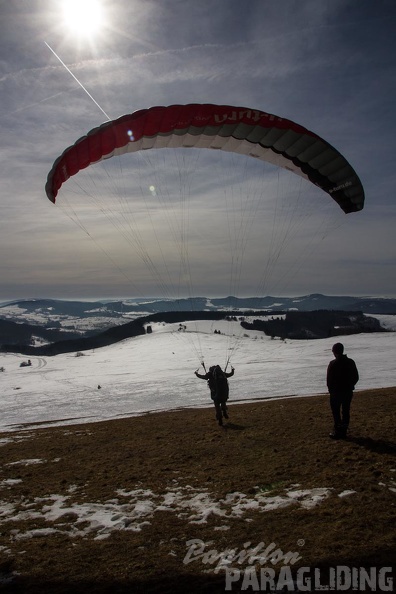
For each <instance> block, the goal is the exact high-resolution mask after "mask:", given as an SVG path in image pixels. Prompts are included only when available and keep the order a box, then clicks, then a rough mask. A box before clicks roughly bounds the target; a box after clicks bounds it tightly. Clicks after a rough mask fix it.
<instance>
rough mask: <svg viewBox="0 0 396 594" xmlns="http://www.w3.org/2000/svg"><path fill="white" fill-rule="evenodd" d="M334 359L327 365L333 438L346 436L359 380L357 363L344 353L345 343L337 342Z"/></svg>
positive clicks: (331, 434)
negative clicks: (354, 393)
mask: <svg viewBox="0 0 396 594" xmlns="http://www.w3.org/2000/svg"><path fill="white" fill-rule="evenodd" d="M332 351H333V355H334V357H335V358H334V360H333V361H330V363H329V365H328V367H327V388H328V390H329V394H330V407H331V412H332V414H333V419H334V431H333V432H332V433H330V437H331V438H332V439H344V438H345V437H346V434H347V431H348V426H349V418H350V408H351V402H352V396H353V390H354V389H355V384H357V382H358V381H359V373H358V370H357V367H356V363H355V361H354V360H353V359H349V358H348V357H347V355H344V345H343V344H341V343H340V342H337V343H336V344H335V345H334V346H333V348H332Z"/></svg>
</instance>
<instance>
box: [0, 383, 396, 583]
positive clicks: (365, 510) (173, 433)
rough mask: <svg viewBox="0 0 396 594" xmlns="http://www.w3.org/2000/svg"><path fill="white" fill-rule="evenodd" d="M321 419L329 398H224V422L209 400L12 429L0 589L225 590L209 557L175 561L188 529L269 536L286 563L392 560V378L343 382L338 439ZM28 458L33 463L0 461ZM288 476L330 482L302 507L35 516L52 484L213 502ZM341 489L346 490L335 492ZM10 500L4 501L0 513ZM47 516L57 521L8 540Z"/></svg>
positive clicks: (395, 438) (69, 489) (91, 492)
mask: <svg viewBox="0 0 396 594" xmlns="http://www.w3.org/2000/svg"><path fill="white" fill-rule="evenodd" d="M331 425H332V424H331V415H330V411H329V406H328V398H327V397H326V396H316V397H310V398H294V399H293V398H290V399H282V400H275V401H258V402H255V403H250V404H234V405H232V404H231V405H230V420H229V422H228V424H227V425H226V426H225V427H223V428H220V427H218V426H217V425H216V422H215V420H214V411H213V410H212V409H211V408H207V409H197V410H191V409H186V410H179V411H175V412H165V413H153V414H147V415H144V416H141V417H135V418H127V419H121V420H116V421H108V422H101V423H94V424H85V425H72V426H69V427H64V426H63V427H52V428H44V429H35V430H31V429H29V430H27V431H19V432H17V433H13V434H10V435H9V437H12V441H10V442H9V443H6V444H5V445H3V446H2V447H0V460H1V474H0V499H1V501H2V504H1V505H0V530H1V536H0V559H1V561H0V576H3V577H4V578H7V577H9V578H12V580H11V581H10V583H9V584H8V585H7V584H3V585H0V590H1V588H3V590H1V591H4V592H26V593H33V592H35V593H50V592H51V594H52V593H58V592H62V593H63V592H73V593H76V594H77V593H80V592H95V593H105V592H106V593H107V592H112V593H115V592H117V593H118V592H120V593H124V592H125V593H126V592H128V593H132V592H155V593H160V592H161V593H167V592H169V593H170V592H172V593H179V592H180V593H181V592H183V593H185V592H188V593H194V592H223V591H224V589H225V579H224V574H223V572H218V573H214V572H213V571H209V572H208V571H207V570H210V569H211V570H213V568H214V564H212V565H211V564H210V563H207V564H206V565H205V564H204V563H203V562H202V560H195V561H194V562H192V563H190V564H185V563H183V559H184V557H185V555H186V553H187V550H188V547H187V545H186V542H187V541H188V540H190V539H201V540H202V541H203V542H204V543H206V544H207V548H206V551H209V550H211V549H212V550H217V551H219V552H220V551H224V550H226V549H229V548H233V549H237V551H241V550H243V549H244V543H246V542H250V543H251V546H252V547H253V546H255V545H258V544H259V543H261V542H263V543H265V545H266V546H267V545H269V544H271V543H275V544H276V547H277V548H279V549H281V550H282V551H283V552H284V553H285V552H294V553H297V552H298V554H299V556H300V560H299V561H297V563H295V564H294V566H293V569H295V568H297V567H298V566H304V567H318V568H323V571H325V569H324V568H328V567H331V566H335V565H347V566H354V567H370V566H375V567H382V566H392V564H393V563H394V559H395V529H394V527H395V515H396V514H395V512H396V506H395V504H396V459H395V454H396V434H395V427H396V388H389V389H381V390H370V391H366V392H357V393H356V394H355V397H354V400H353V403H352V423H351V433H350V437H349V439H348V440H346V441H332V440H330V439H329V437H328V434H329V431H330V430H331ZM1 437H2V438H4V437H7V434H3V435H2V436H1ZM21 438H24V439H21ZM26 459H39V460H40V461H41V462H40V463H37V464H31V465H27V464H17V465H13V464H11V465H10V463H13V462H18V461H21V460H26ZM8 479H14V480H18V481H20V482H17V483H10V482H7V480H8ZM292 485H299V487H298V488H299V489H313V488H328V489H331V491H330V494H329V496H328V497H327V498H326V499H324V500H323V501H322V502H321V503H319V504H318V505H316V506H315V507H313V508H311V509H305V508H304V507H302V506H301V505H300V504H298V503H295V504H293V505H289V506H288V507H284V508H283V509H275V510H273V511H264V512H263V511H262V510H257V509H256V510H255V509H247V510H245V512H244V513H243V514H242V515H241V516H240V517H237V516H235V517H231V516H230V515H229V514H228V516H227V517H219V516H218V515H215V514H211V515H209V516H208V518H207V521H206V522H202V523H192V522H191V519H189V516H190V515H191V510H187V511H186V510H185V511H184V512H183V511H181V510H180V508H178V509H176V507H177V506H176V505H175V507H174V509H173V511H172V508H169V507H168V508H167V509H165V510H162V511H161V510H157V511H155V512H153V514H152V517H150V518H148V522H149V523H147V524H145V525H143V526H142V527H141V529H140V530H139V531H133V530H117V531H113V532H112V533H111V534H110V536H109V537H108V538H106V539H103V540H98V539H95V536H97V534H98V533H97V532H96V533H95V532H91V533H90V534H88V535H86V536H84V537H83V536H73V531H74V530H75V529H76V527H78V528H81V525H80V524H78V517H77V515H76V514H74V513H73V512H69V513H67V514H66V515H65V516H63V517H60V518H57V519H55V520H54V521H49V520H48V519H45V518H44V517H42V511H43V507H44V506H45V505H48V504H49V503H50V502H49V496H50V495H53V494H57V495H64V496H67V497H68V499H67V500H66V501H67V505H68V506H71V505H72V504H77V503H80V504H88V503H90V504H92V503H95V502H96V503H102V504H104V503H105V502H109V501H110V500H112V501H114V500H115V499H116V498H118V499H119V500H120V499H121V500H122V502H125V503H127V502H128V497H122V496H120V495H119V494H117V490H119V489H124V490H125V491H132V490H135V489H150V490H151V491H152V492H153V493H155V494H156V496H157V501H160V499H161V496H162V495H164V494H165V493H169V492H172V491H173V492H175V491H178V490H179V491H180V490H181V491H183V493H184V494H185V495H186V496H187V495H188V496H189V497H190V498H191V497H192V496H193V495H196V494H197V493H202V492H205V493H207V494H210V496H211V498H212V500H213V501H215V502H219V501H222V500H224V498H225V497H226V496H227V494H231V493H243V494H245V495H246V496H247V497H248V498H250V500H257V497H259V496H260V495H261V496H268V497H272V496H274V497H275V496H283V497H286V493H287V491H288V490H290V489H291V486H292ZM296 488H297V487H296ZM193 489H197V491H194V490H193ZM345 490H351V491H355V493H354V494H351V495H349V496H346V497H339V496H338V495H339V494H340V493H341V492H343V491H345ZM8 504H12V505H13V506H14V511H13V513H12V514H11V515H8V516H6V515H4V516H3V517H2V513H4V514H6V509H7V505H8ZM27 511H30V516H31V515H32V514H31V512H32V511H35V512H37V513H36V516H37V517H35V518H32V517H30V516H29V515H28V514H27V513H26V512H27ZM18 512H21V513H22V512H23V513H24V514H25V515H21V513H20V514H19V515H18V517H16V514H18ZM146 519H147V518H146ZM84 525H85V524H84ZM84 525H83V526H84ZM48 527H52V528H57V529H58V530H59V532H54V533H52V534H47V535H45V536H38V535H37V536H32V537H31V538H26V537H25V538H20V536H21V535H22V536H23V535H25V536H26V535H27V534H29V531H31V530H33V529H40V528H41V529H42V528H48ZM225 527H227V528H228V529H225ZM36 534H39V533H36ZM247 564H248V563H245V564H240V565H237V567H238V568H243V567H244V565H247ZM281 565H282V560H280V561H279V563H277V564H275V565H274V567H275V569H276V570H279V567H280V566H281ZM267 566H271V567H272V565H271V562H270V560H268V561H267ZM240 585H241V584H239V586H238V584H236V585H234V589H233V591H240ZM248 591H249V590H248ZM250 591H252V590H250Z"/></svg>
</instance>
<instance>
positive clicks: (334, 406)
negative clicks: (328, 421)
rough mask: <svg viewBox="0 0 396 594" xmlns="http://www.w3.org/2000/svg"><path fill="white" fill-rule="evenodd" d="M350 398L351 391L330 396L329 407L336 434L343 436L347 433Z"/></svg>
mask: <svg viewBox="0 0 396 594" xmlns="http://www.w3.org/2000/svg"><path fill="white" fill-rule="evenodd" d="M352 396H353V392H352V390H351V391H348V392H339V393H336V394H330V407H331V412H332V413H333V419H334V431H335V433H336V434H339V435H342V436H345V435H346V433H347V431H348V427H349V420H350V410H351V402H352Z"/></svg>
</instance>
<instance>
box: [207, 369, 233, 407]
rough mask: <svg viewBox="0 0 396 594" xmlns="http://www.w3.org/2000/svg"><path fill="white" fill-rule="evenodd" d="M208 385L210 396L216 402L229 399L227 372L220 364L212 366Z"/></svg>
mask: <svg viewBox="0 0 396 594" xmlns="http://www.w3.org/2000/svg"><path fill="white" fill-rule="evenodd" d="M209 374H210V375H209V378H208V386H209V389H210V396H211V398H212V400H213V401H214V402H226V401H227V400H228V394H229V385H228V380H227V377H226V374H225V372H224V371H223V370H222V369H221V367H220V365H216V366H214V367H210V369H209Z"/></svg>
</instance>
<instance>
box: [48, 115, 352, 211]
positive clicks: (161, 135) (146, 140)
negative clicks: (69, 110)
mask: <svg viewBox="0 0 396 594" xmlns="http://www.w3.org/2000/svg"><path fill="white" fill-rule="evenodd" d="M167 147H172V148H179V147H180V148H189V147H191V148H193V147H195V148H207V149H217V150H223V151H228V152H234V153H240V154H243V155H247V156H250V157H253V158H256V159H260V160H262V161H267V162H269V163H272V164H274V165H277V166H279V167H283V168H285V169H288V170H290V171H293V172H294V173H296V174H297V175H300V176H301V177H303V178H305V179H308V180H310V181H311V182H312V183H314V184H315V185H317V186H318V187H320V188H321V189H322V190H324V191H325V192H327V193H328V194H329V195H330V196H331V197H332V198H333V199H334V200H335V201H336V202H337V203H338V204H339V206H340V207H341V208H342V210H343V211H344V212H345V213H350V212H356V211H359V210H361V209H362V208H363V205H364V191H363V187H362V184H361V182H360V180H359V178H358V176H357V174H356V173H355V171H354V169H353V168H352V167H351V165H350V164H349V163H348V161H347V160H346V159H345V158H344V157H343V156H342V155H341V154H340V153H339V152H338V151H337V150H336V149H335V148H334V147H333V146H331V145H330V144H329V143H328V142H326V141H325V140H323V139H322V138H320V137H319V136H317V135H316V134H314V133H313V132H310V131H309V130H307V129H306V128H304V127H303V126H300V125H299V124H296V123H294V122H292V121H290V120H287V119H284V118H281V117H279V116H276V115H273V114H269V113H266V112H263V111H260V110H257V109H249V108H244V107H232V106H229V105H211V104H202V105H199V104H189V105H171V106H168V107H151V108H149V109H143V110H140V111H136V112H134V113H132V114H127V115H124V116H122V117H120V118H118V119H116V120H113V121H110V122H107V123H105V124H103V125H102V126H99V127H98V128H94V129H93V130H91V131H90V132H89V133H88V134H87V135H86V136H83V137H82V138H80V139H79V140H77V142H76V143H75V144H74V145H73V146H71V147H69V148H67V149H66V150H65V151H64V152H63V153H62V155H61V156H60V157H59V158H58V159H57V160H56V161H55V163H54V165H53V167H52V169H51V171H50V173H49V175H48V179H47V184H46V193H47V196H48V198H49V199H50V200H51V201H52V202H55V199H56V196H57V193H58V191H59V189H60V188H61V186H62V184H63V183H64V182H65V181H66V180H67V179H69V178H70V177H71V176H73V175H75V174H76V173H78V172H79V171H80V170H81V169H85V168H86V167H88V166H89V165H91V164H92V163H96V162H98V161H102V160H103V159H109V158H110V157H113V156H115V155H122V154H124V153H127V152H135V151H144V150H147V149H152V148H153V149H155V148H156V149H158V148H167Z"/></svg>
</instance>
